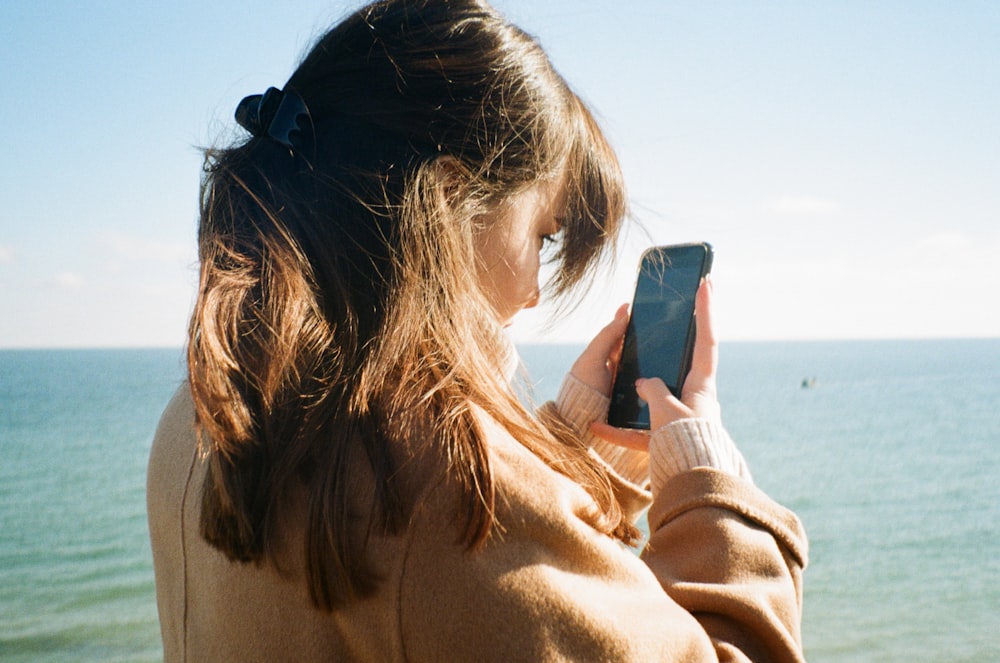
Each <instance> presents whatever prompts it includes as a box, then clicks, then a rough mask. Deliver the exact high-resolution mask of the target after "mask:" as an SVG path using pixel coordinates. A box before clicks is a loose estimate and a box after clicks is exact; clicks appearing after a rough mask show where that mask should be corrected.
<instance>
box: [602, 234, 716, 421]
mask: <svg viewBox="0 0 1000 663" xmlns="http://www.w3.org/2000/svg"><path fill="white" fill-rule="evenodd" d="M711 263H712V247H711V246H710V245H709V244H706V243H702V244H683V245H677V246H660V247H654V248H652V249H649V250H648V251H646V252H645V253H644V254H643V256H642V260H641V261H640V263H639V276H638V279H637V280H636V287H635V297H634V299H633V300H632V317H631V319H630V320H629V325H628V330H627V331H626V332H625V342H624V345H623V347H622V357H621V361H620V362H619V364H618V372H617V375H616V376H615V383H614V387H613V388H612V391H611V409H610V411H609V413H608V423H610V424H611V425H613V426H618V427H621V428H644V429H648V428H649V407H648V406H647V405H646V403H645V402H644V401H642V400H641V399H640V398H639V397H638V395H637V394H636V392H635V381H636V380H638V379H639V378H640V377H645V378H651V377H658V378H660V379H662V380H663V381H664V382H665V383H666V385H667V387H668V388H669V389H670V391H671V392H673V394H674V395H675V396H677V397H678V398H679V397H680V393H681V388H682V387H683V386H684V378H685V377H686V376H687V373H688V370H689V369H690V367H691V352H692V350H693V348H694V334H695V329H694V300H695V295H696V294H697V292H698V286H699V284H700V283H701V279H702V277H704V276H705V274H707V273H708V271H709V269H711Z"/></svg>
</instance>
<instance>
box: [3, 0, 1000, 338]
mask: <svg viewBox="0 0 1000 663" xmlns="http://www.w3.org/2000/svg"><path fill="white" fill-rule="evenodd" d="M88 4H89V5H90V6H89V7H88V6H86V5H88ZM358 4H359V3H357V2H351V3H347V2H320V1H317V0H311V1H308V2H298V3H287V4H286V3H276V2H268V3H256V4H255V3H246V2H235V1H225V2H211V3H206V2H202V1H201V0H199V1H198V2H194V1H190V0H186V1H179V2H171V3H154V2H148V1H147V2H131V1H130V2H126V1H121V2H100V3H98V2H92V3H80V2H69V1H61V2H60V1H52V0H50V1H47V2H30V1H28V0H20V1H18V0H14V1H8V2H4V3H2V4H0V80H2V81H3V92H2V94H0V102H2V103H0V154H2V155H3V159H2V161H0V347H45V346H49V347H51V346H76V347H79V346H147V345H173V346H179V345H180V344H181V343H183V339H184V329H185V325H186V318H187V315H188V312H189V309H190V306H191V302H192V299H193V295H194V288H195V282H196V271H195V250H194V235H195V222H196V219H195V217H196V212H197V187H198V176H199V167H200V163H201V158H200V155H199V152H198V150H197V149H196V148H197V146H201V145H209V144H211V143H214V142H217V141H219V140H224V139H225V138H226V137H228V136H230V135H232V132H233V131H234V128H233V123H232V121H231V117H232V111H233V108H234V107H235V105H236V103H237V102H238V101H239V99H240V98H242V97H243V96H244V95H246V94H251V93H256V92H261V91H263V90H264V89H265V88H266V87H268V86H270V85H275V86H279V87H280V86H281V85H282V84H283V83H284V81H285V79H286V78H287V77H288V75H289V74H290V73H291V71H292V69H293V68H294V65H295V62H296V61H297V60H298V58H299V57H300V56H301V55H302V53H303V52H304V51H305V50H306V49H307V48H308V46H309V44H310V43H311V41H312V40H313V38H314V37H315V36H317V35H318V34H319V33H320V32H322V31H323V29H324V28H325V27H326V26H327V25H328V24H329V23H330V22H331V21H332V20H334V19H336V18H338V17H340V16H342V15H343V14H344V13H345V11H346V10H347V8H350V7H355V6H357V5H358ZM496 5H497V6H498V7H499V8H500V9H502V10H503V11H505V12H506V13H507V14H508V16H510V17H511V18H512V19H513V20H514V21H515V22H516V23H518V24H520V25H521V26H522V27H524V28H526V29H527V30H528V31H529V32H532V33H533V34H535V35H536V36H538V37H539V39H540V40H541V42H542V44H543V45H544V46H545V47H546V49H547V50H548V51H549V53H550V55H551V57H552V59H553V61H554V62H555V64H556V66H557V68H558V69H559V70H560V71H561V72H562V73H563V75H564V76H565V77H566V78H567V79H568V80H569V81H570V82H571V84H572V85H573V86H574V87H575V88H576V89H577V91H578V92H579V93H580V94H581V96H582V97H584V99H586V100H587V101H588V102H589V103H591V104H592V106H593V107H594V109H595V110H596V112H597V113H598V115H599V116H600V118H601V119H602V122H603V124H604V126H605V128H606V130H607V132H608V134H609V136H610V137H611V140H612V142H613V144H614V145H615V146H616V148H617V149H618V151H619V154H620V157H621V160H622V163H623V166H624V168H625V171H626V175H627V177H628V181H629V184H630V189H631V196H632V200H633V206H634V209H635V212H636V216H637V217H639V218H640V219H641V220H642V222H643V224H644V226H645V228H646V230H647V231H648V236H646V235H643V234H642V233H640V232H631V233H630V234H629V236H628V238H627V241H626V242H625V244H624V247H623V251H622V256H621V258H620V262H619V268H618V270H617V272H616V273H615V274H614V275H612V276H610V277H608V278H607V279H606V282H605V284H604V285H603V286H601V287H597V288H595V290H594V292H593V296H592V297H591V298H590V299H589V300H588V301H587V302H585V304H584V305H583V306H582V307H581V309H580V312H579V313H578V314H577V315H576V316H574V317H573V318H571V319H570V320H569V321H567V322H566V323H564V324H563V325H561V326H556V327H555V328H553V329H551V330H548V331H546V332H542V331H539V328H538V323H539V321H540V320H541V318H542V317H543V316H542V315H541V313H535V312H532V313H531V314H528V315H526V316H525V319H523V320H521V321H519V322H518V323H517V324H516V325H515V327H514V330H513V331H514V334H515V336H516V337H517V338H519V339H521V340H579V339H581V338H584V337H589V336H590V334H591V333H592V331H594V330H596V328H597V326H599V325H600V324H601V323H602V322H603V320H604V319H606V318H608V317H610V315H611V314H612V312H613V310H614V308H615V307H616V305H617V303H619V302H620V301H625V300H627V299H628V297H629V291H630V289H631V281H632V272H633V264H634V261H635V259H636V256H637V255H638V253H639V252H640V251H641V249H642V248H643V247H644V246H645V245H647V244H648V243H649V242H650V241H652V242H656V243H668V242H675V241H689V240H701V239H705V240H709V241H711V242H712V243H713V244H715V246H716V250H717V257H716V271H715V275H716V278H715V282H716V289H717V292H718V293H719V297H718V300H719V302H718V303H719V307H720V310H719V319H720V325H721V334H722V337H723V338H724V339H787V338H794V339H799V338H806V339H811V338H904V337H905V338H912V337H942V336H1000V305H998V301H1000V297H998V295H997V293H998V292H1000V3H993V2H973V1H971V0H969V1H964V2H955V1H945V0H940V1H938V2H902V1H898V2H889V1H885V2H862V1H856V2H836V3H834V2H822V3H821V2H737V1H735V0H733V1H730V2H711V1H709V2H695V1H693V0H692V1H690V2H670V1H666V0H656V1H643V2H629V3H614V4H613V3H609V2H588V1H587V0H577V1H576V2H567V1H563V0H558V1H553V0H546V1H545V2H541V1H539V0H497V2H496ZM289 6H294V7H295V10H294V11H293V10H291V9H289V8H288V7H289Z"/></svg>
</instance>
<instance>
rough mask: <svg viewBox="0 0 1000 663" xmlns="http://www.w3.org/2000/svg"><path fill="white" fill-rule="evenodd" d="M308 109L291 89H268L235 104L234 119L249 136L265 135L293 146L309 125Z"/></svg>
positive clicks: (287, 145)
mask: <svg viewBox="0 0 1000 663" xmlns="http://www.w3.org/2000/svg"><path fill="white" fill-rule="evenodd" d="M309 120H310V117H309V109H308V108H306V104H305V102H304V101H302V97H300V96H299V95H297V94H295V93H294V92H291V91H282V90H279V89H278V88H274V87H272V88H268V89H267V92H265V93H264V94H252V95H250V96H249V97H244V98H243V100H242V101H241V102H240V103H239V105H238V106H237V107H236V121H237V122H239V124H240V126H241V127H243V128H244V129H246V130H247V131H249V132H250V133H251V134H252V135H253V136H255V137H257V138H260V137H261V136H269V137H270V138H272V139H273V140H276V141H278V142H279V143H281V144H282V145H284V146H285V147H287V148H290V149H294V148H295V147H297V146H298V147H300V146H301V145H296V143H297V142H298V141H300V140H301V138H302V134H303V133H304V132H305V131H306V130H307V129H308V128H309V124H310V122H309Z"/></svg>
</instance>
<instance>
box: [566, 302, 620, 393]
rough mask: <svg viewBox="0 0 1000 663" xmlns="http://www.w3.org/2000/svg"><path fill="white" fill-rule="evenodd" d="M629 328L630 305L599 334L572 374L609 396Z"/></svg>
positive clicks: (616, 315) (572, 370) (581, 356)
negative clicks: (623, 341) (623, 340)
mask: <svg viewBox="0 0 1000 663" xmlns="http://www.w3.org/2000/svg"><path fill="white" fill-rule="evenodd" d="M627 327H628V304H622V305H621V306H620V307H618V311H617V312H616V313H615V317H614V320H612V321H611V322H610V323H608V324H607V325H605V327H604V328H603V329H602V330H601V331H599V332H597V335H596V336H595V337H594V340H592V341H591V342H590V344H589V345H588V346H587V347H586V349H585V350H584V351H583V353H582V354H581V355H580V358H579V359H577V360H576V363H574V364H573V368H572V369H570V372H571V373H572V374H573V375H574V376H575V377H576V378H577V379H578V380H580V381H581V382H583V383H584V384H586V385H588V386H590V387H592V388H593V389H596V390H597V391H599V392H600V393H602V394H604V395H608V393H609V392H610V391H611V380H612V378H613V376H614V370H615V365H616V364H617V361H618V357H619V355H620V354H621V345H622V338H623V337H624V336H625V329H626V328H627Z"/></svg>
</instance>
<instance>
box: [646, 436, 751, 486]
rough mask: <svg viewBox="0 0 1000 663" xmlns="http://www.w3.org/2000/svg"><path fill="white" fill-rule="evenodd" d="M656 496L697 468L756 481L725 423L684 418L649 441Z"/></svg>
mask: <svg viewBox="0 0 1000 663" xmlns="http://www.w3.org/2000/svg"><path fill="white" fill-rule="evenodd" d="M649 465H650V468H649V474H650V480H651V482H652V485H653V494H654V495H656V494H658V493H659V490H660V489H661V488H663V486H664V485H666V483H667V481H669V480H670V479H672V478H673V477H675V476H677V475H678V474H680V473H682V472H686V471H688V470H693V469H694V468H696V467H711V468H714V469H716V470H720V471H722V472H728V473H729V474H732V475H734V476H738V477H741V478H743V479H746V480H747V481H752V480H753V479H752V477H751V476H750V468H749V467H747V463H746V461H745V460H744V459H743V454H741V453H740V450H739V449H737V448H736V444H735V443H734V442H733V440H732V438H731V437H729V433H727V432H726V429H725V428H723V427H722V424H721V423H719V422H716V421H710V420H708V419H680V420H678V421H674V422H672V423H669V424H667V425H666V426H663V427H661V428H658V429H657V430H656V431H654V432H653V434H652V436H651V437H650V440H649Z"/></svg>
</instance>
